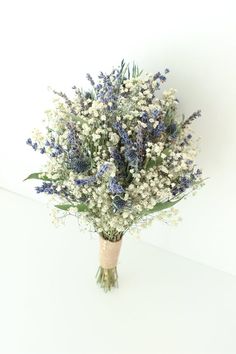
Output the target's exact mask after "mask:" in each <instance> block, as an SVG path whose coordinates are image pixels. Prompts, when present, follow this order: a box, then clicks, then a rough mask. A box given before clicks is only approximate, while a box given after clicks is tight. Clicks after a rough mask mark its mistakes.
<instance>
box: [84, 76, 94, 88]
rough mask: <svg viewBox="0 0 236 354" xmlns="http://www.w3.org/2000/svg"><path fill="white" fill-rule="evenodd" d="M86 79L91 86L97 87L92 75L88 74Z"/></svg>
mask: <svg viewBox="0 0 236 354" xmlns="http://www.w3.org/2000/svg"><path fill="white" fill-rule="evenodd" d="M86 77H87V79H88V81H89V82H90V84H91V85H92V86H94V85H95V82H94V80H93V78H92V76H91V75H90V74H87V75H86Z"/></svg>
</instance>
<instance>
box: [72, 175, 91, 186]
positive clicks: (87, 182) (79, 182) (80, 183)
mask: <svg viewBox="0 0 236 354" xmlns="http://www.w3.org/2000/svg"><path fill="white" fill-rule="evenodd" d="M95 182H96V177H94V176H91V177H88V178H83V179H77V180H75V184H76V185H77V186H86V185H91V184H94V183H95Z"/></svg>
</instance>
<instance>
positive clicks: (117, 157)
mask: <svg viewBox="0 0 236 354" xmlns="http://www.w3.org/2000/svg"><path fill="white" fill-rule="evenodd" d="M111 157H112V158H113V159H114V161H115V165H116V167H117V168H118V169H119V170H122V169H123V168H124V167H125V162H124V159H123V156H122V155H121V154H120V153H119V151H118V149H117V148H112V149H111Z"/></svg>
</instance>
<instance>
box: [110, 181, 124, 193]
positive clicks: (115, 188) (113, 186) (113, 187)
mask: <svg viewBox="0 0 236 354" xmlns="http://www.w3.org/2000/svg"><path fill="white" fill-rule="evenodd" d="M109 191H110V192H111V193H112V194H122V193H124V188H123V187H122V186H121V185H120V184H119V183H117V180H116V178H115V177H112V178H110V181H109Z"/></svg>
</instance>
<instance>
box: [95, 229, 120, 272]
mask: <svg viewBox="0 0 236 354" xmlns="http://www.w3.org/2000/svg"><path fill="white" fill-rule="evenodd" d="M121 242H122V238H121V239H120V240H119V241H116V242H111V241H108V240H104V238H103V237H101V236H99V243H100V252H99V258H100V266H101V267H102V268H104V269H112V268H115V267H116V266H117V263H118V257H119V253H120V248H121Z"/></svg>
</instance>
